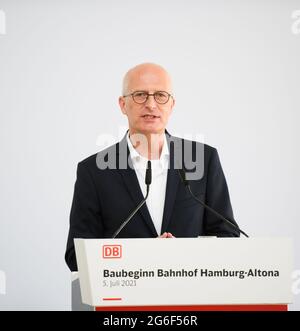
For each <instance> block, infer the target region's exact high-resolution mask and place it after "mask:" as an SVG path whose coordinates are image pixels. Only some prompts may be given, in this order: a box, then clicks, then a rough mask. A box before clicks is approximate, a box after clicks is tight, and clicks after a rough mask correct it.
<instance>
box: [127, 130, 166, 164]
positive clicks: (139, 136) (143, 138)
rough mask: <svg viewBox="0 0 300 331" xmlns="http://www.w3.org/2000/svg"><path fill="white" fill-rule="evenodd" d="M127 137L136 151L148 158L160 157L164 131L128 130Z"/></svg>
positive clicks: (155, 158) (156, 158)
mask: <svg viewBox="0 0 300 331" xmlns="http://www.w3.org/2000/svg"><path fill="white" fill-rule="evenodd" d="M129 139H130V141H131V143H132V145H133V147H134V148H135V149H136V151H137V152H138V153H139V154H140V155H141V156H143V157H144V158H147V159H148V160H158V159H159V158H160V155H161V152H162V149H163V144H164V139H165V133H164V132H162V133H147V134H145V133H138V132H131V131H130V130H129Z"/></svg>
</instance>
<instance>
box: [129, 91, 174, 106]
mask: <svg viewBox="0 0 300 331" xmlns="http://www.w3.org/2000/svg"><path fill="white" fill-rule="evenodd" d="M141 92H143V93H146V94H147V97H146V100H145V101H143V102H136V100H135V99H134V94H136V93H141ZM157 93H166V94H167V95H168V99H167V101H166V102H159V101H157V100H156V98H155V95H156V94H157ZM130 96H131V97H132V100H133V101H134V102H135V103H137V104H139V105H142V104H143V103H145V102H147V100H148V98H149V97H150V96H153V98H154V100H155V101H156V102H157V103H158V104H160V105H165V104H166V103H168V101H169V100H170V97H172V98H173V95H172V94H170V93H168V92H167V91H155V92H154V93H148V92H147V91H134V92H132V93H130V94H126V95H123V98H126V97H130Z"/></svg>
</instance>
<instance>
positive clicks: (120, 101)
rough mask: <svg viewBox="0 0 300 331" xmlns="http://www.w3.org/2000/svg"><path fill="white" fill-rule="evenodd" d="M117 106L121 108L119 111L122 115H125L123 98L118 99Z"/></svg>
mask: <svg viewBox="0 0 300 331" xmlns="http://www.w3.org/2000/svg"><path fill="white" fill-rule="evenodd" d="M119 106H120V108H121V111H122V113H123V114H124V115H126V104H125V98H124V97H119Z"/></svg>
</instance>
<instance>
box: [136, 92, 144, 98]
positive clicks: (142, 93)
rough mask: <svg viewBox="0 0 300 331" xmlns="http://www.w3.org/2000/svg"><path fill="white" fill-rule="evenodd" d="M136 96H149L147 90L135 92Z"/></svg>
mask: <svg viewBox="0 0 300 331" xmlns="http://www.w3.org/2000/svg"><path fill="white" fill-rule="evenodd" d="M134 96H136V97H139V98H140V97H146V96H147V93H146V92H137V93H135V94H134Z"/></svg>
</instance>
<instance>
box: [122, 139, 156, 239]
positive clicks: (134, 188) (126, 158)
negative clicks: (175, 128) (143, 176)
mask: <svg viewBox="0 0 300 331" xmlns="http://www.w3.org/2000/svg"><path fill="white" fill-rule="evenodd" d="M126 135H127V133H126ZM126 135H125V137H124V138H123V139H122V140H121V141H120V143H119V146H118V148H117V154H118V156H119V157H117V169H118V171H119V173H120V174H121V176H122V178H123V181H124V184H125V186H126V188H127V191H128V193H129V195H130V197H131V199H132V200H133V202H134V205H135V206H137V205H138V204H139V203H140V202H141V201H142V200H143V199H144V196H143V194H142V191H141V188H140V184H139V181H138V178H137V175H136V173H135V170H134V168H133V165H132V161H131V157H130V152H129V148H128V145H127V140H126ZM150 189H151V188H150ZM138 213H140V214H141V216H142V218H143V220H144V221H145V222H146V224H147V225H148V227H149V229H150V231H151V233H152V235H153V236H154V237H157V236H158V234H157V232H156V229H155V226H154V224H153V222H152V219H151V216H150V213H149V210H148V207H147V205H146V204H144V205H143V206H142V207H141V209H140V210H139V211H138ZM125 217H126V216H125Z"/></svg>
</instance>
